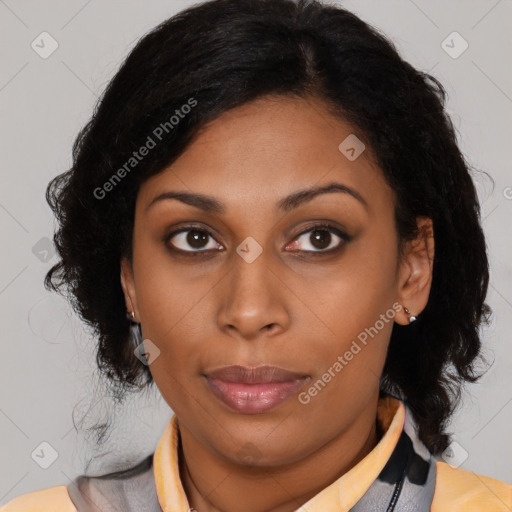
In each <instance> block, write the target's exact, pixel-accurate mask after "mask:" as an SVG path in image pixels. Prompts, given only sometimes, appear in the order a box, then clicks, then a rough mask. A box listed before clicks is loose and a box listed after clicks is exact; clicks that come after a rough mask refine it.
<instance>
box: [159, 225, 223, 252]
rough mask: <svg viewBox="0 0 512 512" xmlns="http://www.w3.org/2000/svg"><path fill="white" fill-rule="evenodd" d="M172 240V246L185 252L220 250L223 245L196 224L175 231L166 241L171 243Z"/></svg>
mask: <svg viewBox="0 0 512 512" xmlns="http://www.w3.org/2000/svg"><path fill="white" fill-rule="evenodd" d="M208 239H210V242H208ZM171 240H173V242H172V243H171V245H172V246H173V247H172V248H173V249H176V250H179V251H183V252H205V251H206V250H214V249H217V250H220V248H221V247H222V246H221V245H219V244H218V243H217V242H215V240H214V238H213V237H212V235H211V234H210V233H209V232H208V231H206V230H205V229H201V228H198V227H194V226H188V227H185V228H182V229H180V230H178V231H174V232H172V233H170V234H169V235H167V236H166V237H165V241H166V242H168V243H169V242H170V241H171ZM190 248H192V250H190Z"/></svg>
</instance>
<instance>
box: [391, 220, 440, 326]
mask: <svg viewBox="0 0 512 512" xmlns="http://www.w3.org/2000/svg"><path fill="white" fill-rule="evenodd" d="M416 223H417V225H418V228H419V234H418V236H417V238H416V239H414V240H411V241H409V242H407V244H406V247H405V250H404V255H403V258H402V261H401V262H400V268H399V273H398V275H399V278H398V279H399V280H398V297H397V301H398V302H399V303H400V304H401V305H402V307H403V309H401V310H400V311H398V312H397V314H396V317H395V322H396V323H398V324H400V325H408V324H409V315H408V314H407V313H406V312H405V308H407V309H408V310H409V313H410V314H411V315H414V316H418V315H419V314H420V313H421V312H422V311H423V309H424V308H425V306H426V305H427V302H428V297H429V294H430V288H431V285H432V270H433V268H434V229H433V225H432V219H431V218H430V217H418V218H417V219H416Z"/></svg>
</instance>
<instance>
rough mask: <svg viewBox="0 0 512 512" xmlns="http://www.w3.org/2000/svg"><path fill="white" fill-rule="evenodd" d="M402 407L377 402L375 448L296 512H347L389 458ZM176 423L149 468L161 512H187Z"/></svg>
mask: <svg viewBox="0 0 512 512" xmlns="http://www.w3.org/2000/svg"><path fill="white" fill-rule="evenodd" d="M404 419H405V407H404V405H403V403H402V402H400V401H399V400H396V399H395V398H392V397H385V398H381V399H380V400H379V405H378V408H377V420H378V421H379V424H380V426H381V428H382V431H383V432H384V435H383V437H382V438H381V440H380V441H379V443H378V444H377V445H376V446H375V448H374V449H373V450H372V451H371V452H370V453H369V454H368V455H367V456H366V457H365V458H364V459H363V460H361V461H360V462H359V463H358V464H356V465H355V466H354V467H353V468H352V469H351V470H350V471H348V472H347V473H345V474H344V475H343V476H341V477H340V478H338V479H337V480H336V481H334V482H333V483H332V484H330V485H329V486H327V487H326V488H325V489H323V490H322V491H320V492H319V493H318V494H317V495H316V496H314V497H313V498H311V499H310V500H309V501H308V502H307V503H305V504H304V505H303V506H302V507H301V508H299V509H298V510H299V511H301V510H304V511H306V510H307V512H348V511H349V510H350V509H351V508H352V507H353V506H354V505H355V504H356V503H357V502H358V501H359V499H361V497H362V496H363V494H364V493H365V492H366V491H367V490H368V489H369V487H370V486H371V484H372V483H373V482H374V480H375V479H376V478H377V476H378V475H379V473H380V472H381V470H382V469H383V468H384V466H385V465H386V462H387V461H388V459H389V458H390V456H391V454H392V452H393V450H394V448H395V446H396V444H397V442H398V439H399V437H400V434H401V433H402V429H403V426H404ZM178 440H179V428H178V419H177V417H176V415H174V416H173V417H172V418H171V420H170V421H169V423H168V425H167V427H166V428H165V430H164V433H163V434H162V437H161V438H160V441H159V442H158V445H157V447H156V450H155V454H154V459H153V464H154V473H155V483H156V490H157V494H158V501H159V502H160V506H161V507H162V510H163V511H164V512H189V510H190V505H189V504H188V500H187V496H186V494H185V491H184V489H183V486H182V484H181V480H180V473H179V464H178Z"/></svg>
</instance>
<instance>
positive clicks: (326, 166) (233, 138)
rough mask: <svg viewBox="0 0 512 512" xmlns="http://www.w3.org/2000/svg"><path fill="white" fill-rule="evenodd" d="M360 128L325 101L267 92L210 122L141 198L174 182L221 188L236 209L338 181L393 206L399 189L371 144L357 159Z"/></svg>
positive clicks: (182, 187) (215, 191)
mask: <svg viewBox="0 0 512 512" xmlns="http://www.w3.org/2000/svg"><path fill="white" fill-rule="evenodd" d="M197 108H200V105H198V107H197ZM355 131H356V130H355V129H354V127H353V126H352V125H351V124H349V123H348V122H346V121H344V120H343V119H341V118H339V117H338V116H336V117H335V116H333V115H332V114H330V113H329V111H328V109H327V107H326V106H325V104H324V103H323V102H321V101H320V100H317V99H314V98H308V99H299V98H295V97H265V98H261V99H258V100H255V101H253V102H250V103H247V104H245V105H242V106H240V107H237V108H234V109H232V110H230V111H227V112H224V113H223V114H221V115H220V116H219V117H217V118H216V119H214V120H213V121H211V122H209V123H207V124H206V125H205V126H203V127H202V128H201V130H200V131H199V132H198V134H197V135H196V137H195V138H194V140H193V141H192V142H191V143H190V144H189V146H188V147H187V149H186V150H185V151H184V152H183V153H182V154H181V155H180V157H179V158H178V159H177V160H176V161H175V162H173V164H172V165H171V166H169V167H168V168H166V169H164V170H163V171H162V172H160V173H159V174H157V175H155V176H152V177H151V178H150V179H149V180H147V181H146V182H145V183H144V184H143V186H142V187H141V190H140V194H139V195H140V201H141V202H142V203H146V204H147V203H149V202H150V201H151V200H152V198H154V197H155V196H156V195H158V194H160V193H161V192H162V190H165V189H169V190H179V191H187V192H198V193H202V194H207V195H213V196H215V197H217V198H219V200H221V201H222V202H223V203H225V204H226V205H227V206H228V208H229V205H230V204H231V205H235V204H238V205H239V206H240V205H241V204H245V205H251V204H258V205H259V206H263V204H264V203H268V204H269V205H275V204H276V203H277V202H278V201H279V200H280V199H281V198H282V197H284V196H285V195H288V194H290V193H293V192H294V191H296V190H299V189H303V188H309V187H313V186H318V185H322V184H327V183H330V182H333V181H337V182H340V183H343V184H345V185H347V186H349V187H352V188H354V189H356V190H358V191H359V192H360V193H361V195H362V196H363V197H365V198H366V199H367V201H368V202H369V203H370V207H371V208H372V209H373V210H378V209H379V208H389V207H390V205H391V204H392V203H393V193H392V191H391V189H390V188H389V186H388V185H387V183H386V182H385V179H384V177H383V174H382V171H381V170H380V169H379V168H378V167H377V165H376V164H375V163H374V162H373V159H372V158H371V155H370V151H369V148H365V149H364V150H363V151H362V153H361V154H360V156H358V157H357V158H355V159H353V155H354V154H356V155H357V153H355V152H354V151H351V148H352V147H354V149H355V151H357V152H359V151H361V150H362V148H363V147H364V146H363V145H362V141H360V138H359V137H357V135H356V133H354V132H355ZM344 141H347V142H346V143H344ZM340 144H341V149H340ZM347 149H348V150H349V152H348V153H344V151H345V152H346V150H347ZM347 155H348V156H350V157H352V158H348V156H347ZM324 197H325V196H324Z"/></svg>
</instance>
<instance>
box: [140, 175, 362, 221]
mask: <svg viewBox="0 0 512 512" xmlns="http://www.w3.org/2000/svg"><path fill="white" fill-rule="evenodd" d="M332 192H340V193H344V194H348V195H350V196H352V197H353V198H354V199H357V200H358V201H359V202H360V203H361V204H362V205H363V206H364V207H365V209H368V203H367V202H366V200H365V199H364V197H363V196H362V195H361V194H360V193H359V192H358V191H357V190H355V189H353V188H351V187H349V186H347V185H343V184H342V183H337V182H332V183H329V184H327V185H323V186H319V187H311V188H306V189H303V190H298V191H296V192H293V193H292V194H290V195H288V196H286V197H284V198H283V199H281V200H279V201H278V202H277V204H276V207H277V208H278V209H279V210H281V211H284V212H289V211H291V210H293V209H295V208H297V207H298V206H300V205H301V204H304V203H306V202H308V201H311V200H312V199H314V198H315V197H317V196H319V195H321V194H328V193H332ZM169 199H176V200H178V201H181V202H182V203H185V204H188V205H190V206H194V207H195V208H199V209H200V210H203V211H204V212H207V213H217V214H224V213H226V207H225V205H224V204H223V203H222V202H220V201H219V200H217V199H215V198H214V197H212V196H208V195H204V194H197V193H192V192H174V191H168V192H163V193H161V194H159V195H158V196H156V197H155V198H154V199H153V200H152V201H151V202H150V203H149V204H148V205H147V206H146V208H145V211H147V210H149V208H151V207H152V206H153V205H154V204H156V203H158V202H160V201H165V200H169Z"/></svg>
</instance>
